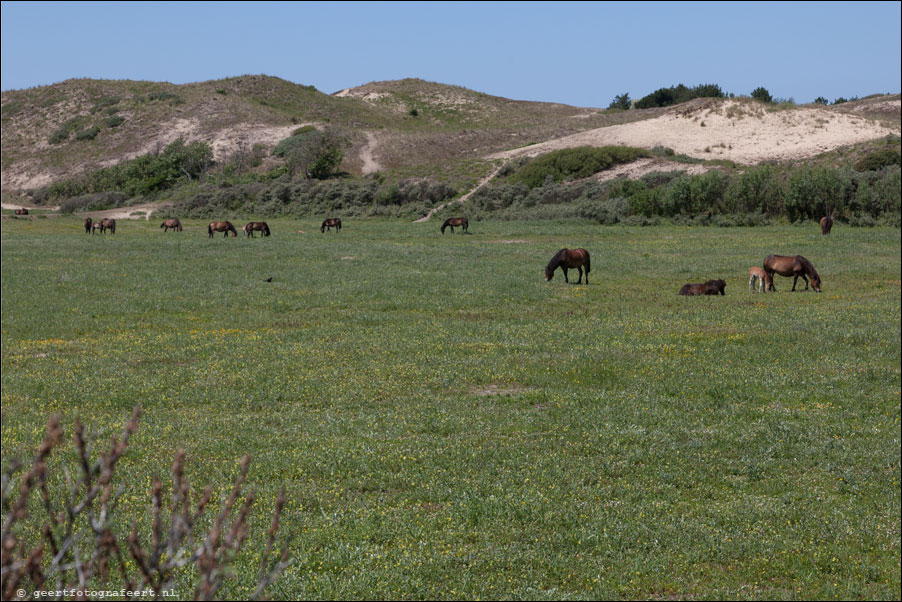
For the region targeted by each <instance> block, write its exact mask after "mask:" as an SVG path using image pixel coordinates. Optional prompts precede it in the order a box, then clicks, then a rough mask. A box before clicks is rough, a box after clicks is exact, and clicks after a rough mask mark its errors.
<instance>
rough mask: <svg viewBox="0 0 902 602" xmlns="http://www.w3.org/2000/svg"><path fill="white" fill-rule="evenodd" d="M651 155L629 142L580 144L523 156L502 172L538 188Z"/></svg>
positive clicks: (518, 181)
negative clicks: (609, 144)
mask: <svg viewBox="0 0 902 602" xmlns="http://www.w3.org/2000/svg"><path fill="white" fill-rule="evenodd" d="M650 156H651V154H650V153H649V152H648V151H645V150H643V149H641V148H631V147H628V146H603V147H600V148H599V147H593V146H580V147H576V148H566V149H562V150H557V151H552V152H550V153H545V154H544V155H540V156H538V157H536V158H534V159H528V160H524V161H523V162H522V163H520V164H519V165H516V166H513V167H512V169H510V170H508V171H505V173H504V174H503V175H504V176H505V177H506V179H507V180H508V181H509V182H511V183H513V184H524V185H525V186H527V187H528V188H537V187H539V186H544V185H546V184H549V183H551V182H563V181H564V180H571V179H579V178H588V177H589V176H592V175H594V174H596V173H598V172H600V171H604V170H605V169H609V168H611V167H613V166H614V165H618V164H621V163H631V162H632V161H635V160H636V159H638V158H640V157H650Z"/></svg>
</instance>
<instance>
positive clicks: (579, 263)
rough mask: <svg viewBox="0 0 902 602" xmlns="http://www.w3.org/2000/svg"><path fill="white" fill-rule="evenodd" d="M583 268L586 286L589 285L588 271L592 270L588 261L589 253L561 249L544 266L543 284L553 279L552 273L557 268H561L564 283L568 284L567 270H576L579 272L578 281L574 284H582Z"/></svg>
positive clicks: (579, 250)
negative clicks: (584, 269)
mask: <svg viewBox="0 0 902 602" xmlns="http://www.w3.org/2000/svg"><path fill="white" fill-rule="evenodd" d="M583 266H585V267H586V284H589V270H591V268H592V266H591V263H590V261H589V252H588V251H586V250H585V249H561V250H560V251H558V252H557V253H556V254H555V255H554V257H552V258H551V261H549V262H548V265H547V266H545V282H548V281H549V280H551V279H552V278H554V271H555V270H556V269H558V268H561V271H563V272H564V282H570V280H569V279H567V270H569V269H571V268H576V269H577V270H579V280H578V281H577V282H576V283H577V284H582V281H583Z"/></svg>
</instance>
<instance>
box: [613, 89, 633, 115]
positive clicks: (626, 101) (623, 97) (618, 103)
mask: <svg viewBox="0 0 902 602" xmlns="http://www.w3.org/2000/svg"><path fill="white" fill-rule="evenodd" d="M630 104H632V101H631V100H630V95H629V93H628V92H624V93H623V94H618V95H617V96H615V97H614V100H612V101H611V104H609V105H608V108H609V109H622V110H624V111H626V110H627V109H629V108H630Z"/></svg>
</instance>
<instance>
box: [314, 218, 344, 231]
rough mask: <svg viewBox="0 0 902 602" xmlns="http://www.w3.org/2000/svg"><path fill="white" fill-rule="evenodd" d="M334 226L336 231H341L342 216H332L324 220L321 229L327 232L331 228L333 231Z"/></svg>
mask: <svg viewBox="0 0 902 602" xmlns="http://www.w3.org/2000/svg"><path fill="white" fill-rule="evenodd" d="M332 228H335V232H336V233H338V232H341V218H338V217H330V218H329V219H327V220H325V221H323V224H322V225H321V226H320V227H319V231H320V232H325V231H326V230H329V231H330V232H331V231H332Z"/></svg>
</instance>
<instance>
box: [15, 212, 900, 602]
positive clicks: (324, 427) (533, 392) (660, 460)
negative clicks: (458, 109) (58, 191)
mask: <svg viewBox="0 0 902 602" xmlns="http://www.w3.org/2000/svg"><path fill="white" fill-rule="evenodd" d="M238 225H239V227H240V224H238ZM270 225H271V227H272V230H273V236H272V237H270V238H263V239H259V238H258V239H256V240H249V239H244V238H238V239H231V238H229V239H223V238H222V237H219V236H217V238H215V239H213V240H210V239H208V237H207V234H206V226H205V224H203V223H200V222H199V221H193V222H192V221H186V222H185V231H184V232H182V233H180V234H179V233H169V234H163V232H162V231H161V230H159V229H158V226H159V220H154V221H150V222H144V221H125V220H123V221H122V222H120V224H119V227H118V229H117V233H116V235H115V236H93V237H91V236H86V235H85V234H84V233H83V230H82V226H81V221H80V220H75V219H71V218H60V219H53V220H40V221H35V220H27V221H26V220H12V221H6V222H3V224H2V298H3V314H2V405H3V423H2V441H3V446H2V447H3V452H2V454H3V458H2V459H3V466H4V467H6V466H7V465H8V463H9V461H10V459H11V458H14V457H26V456H29V455H30V454H31V453H32V452H33V451H34V450H35V449H36V447H37V445H38V443H39V441H40V439H41V437H42V434H43V426H44V425H45V424H46V419H47V417H48V415H50V414H52V413H57V414H59V415H60V416H61V417H62V422H63V424H64V426H65V427H66V429H67V433H69V434H71V425H72V423H73V421H74V419H75V418H76V417H78V418H80V419H81V420H82V421H84V422H85V423H86V424H87V425H88V426H89V430H91V429H93V432H94V433H95V435H96V436H98V437H99V438H101V439H103V440H106V439H109V437H110V436H111V435H112V434H115V433H118V432H119V429H120V428H121V425H122V424H124V423H125V421H126V420H127V417H128V415H129V412H130V409H131V408H132V407H133V406H134V405H136V404H140V405H141V406H142V407H143V409H144V416H143V418H142V420H141V426H140V429H139V431H138V433H137V434H136V435H135V437H134V439H133V446H132V448H130V450H129V452H128V454H127V455H126V457H125V458H124V459H123V461H122V464H121V466H120V469H119V474H118V478H119V481H118V482H119V483H120V484H121V485H123V486H124V487H125V495H124V496H123V499H122V502H121V506H120V512H121V513H122V516H124V517H127V519H126V520H129V521H130V520H131V519H136V520H139V521H145V522H146V520H147V515H148V507H149V491H150V480H149V479H150V476H151V474H158V475H166V474H167V473H168V469H169V465H170V464H171V461H172V458H173V456H174V452H175V449H176V448H177V447H178V446H182V447H184V448H185V449H186V451H187V455H188V461H189V476H190V477H191V479H192V480H193V482H194V484H195V486H197V487H202V486H203V485H204V484H207V483H210V484H212V485H213V487H214V491H216V492H217V494H218V495H219V496H220V497H221V496H223V495H224V492H225V491H226V489H227V487H228V484H229V482H230V480H231V479H232V478H233V477H234V476H235V475H236V474H237V461H238V459H239V458H240V457H241V456H242V455H243V454H245V453H250V454H252V455H253V457H254V462H253V464H252V466H251V474H250V481H251V482H252V483H253V484H255V485H256V486H257V487H258V491H259V500H260V501H259V502H258V503H257V504H256V506H255V515H254V527H255V530H254V532H253V533H252V541H251V543H252V544H253V545H251V546H250V547H249V548H248V550H247V552H246V553H245V554H243V555H242V556H240V557H239V558H238V559H237V561H236V562H237V567H238V571H237V573H236V576H235V579H234V580H233V581H230V582H229V584H228V586H227V589H226V591H225V592H221V593H224V594H225V595H226V596H229V595H231V596H232V597H234V596H237V595H239V593H240V592H242V591H246V588H247V586H248V584H250V583H251V582H253V579H254V577H255V575H254V573H253V568H254V566H255V565H254V564H253V560H254V555H255V554H256V555H259V546H260V544H261V542H262V541H263V538H264V536H265V530H266V526H267V524H268V520H269V514H268V512H269V510H270V509H271V508H272V506H273V500H274V498H275V495H276V493H277V492H278V490H279V488H280V487H282V486H283V485H284V486H285V487H286V488H287V492H288V495H289V499H290V501H289V504H288V506H287V510H286V515H285V516H284V521H283V524H284V527H283V529H284V530H285V533H286V534H290V535H292V536H293V542H292V558H293V564H292V565H291V567H289V569H288V570H287V571H286V573H285V574H284V575H283V576H282V578H281V579H280V580H279V581H277V582H276V583H275V584H274V585H273V586H272V587H271V589H270V590H269V591H268V595H269V596H271V597H274V598H280V597H289V598H295V599H300V598H304V599H306V598H328V599H333V598H341V599H358V598H371V599H385V598H394V599H430V598H436V599H451V598H490V599H491V598H495V599H497V598H508V599H565V598H590V599H604V598H639V599H645V598H657V597H689V598H742V599H761V598H768V599H809V598H810V599H828V598H829V599H834V598H840V599H855V598H865V599H899V598H900V566H899V554H900V547H899V541H900V455H899V446H900V328H899V325H900V321H899V315H900V237H899V231H898V230H897V229H852V228H837V229H834V232H833V234H831V235H830V236H829V237H822V236H821V235H820V233H819V230H818V229H817V227H816V226H815V225H809V226H807V227H790V226H785V227H758V228H748V229H745V228H734V229H717V228H685V227H654V228H626V227H612V228H600V227H597V226H592V225H588V224H585V223H576V222H559V223H548V222H543V223H531V222H506V223H485V222H471V224H470V232H471V234H470V235H460V234H455V235H450V234H445V235H444V236H442V235H441V234H439V231H438V228H439V225H440V223H436V222H434V221H433V222H429V223H426V224H411V223H408V222H401V221H378V220H372V221H370V220H368V221H361V220H347V221H346V223H344V224H343V225H344V229H343V230H342V231H341V233H340V234H337V235H336V234H329V233H327V234H320V232H319V221H318V220H317V221H315V222H314V221H313V220H310V221H288V220H280V221H273V222H270ZM298 230H303V233H299V232H297V231H298ZM564 246H567V247H585V248H586V249H588V250H589V251H590V253H591V254H592V266H593V270H592V273H591V276H590V285H589V286H576V285H572V284H571V285H568V284H565V283H564V281H563V278H562V275H561V274H560V272H558V273H557V274H556V275H555V277H554V279H553V280H552V281H551V282H550V283H545V282H543V280H542V271H543V268H544V266H545V264H546V263H547V262H548V260H549V259H550V258H551V257H552V255H553V254H554V253H555V252H556V251H557V250H558V249H560V248H561V247H564ZM774 252H776V253H784V254H791V253H792V254H794V253H799V254H802V255H805V256H806V257H808V258H809V259H811V260H812V261H813V263H814V264H815V266H816V267H817V269H818V271H819V272H820V274H821V276H822V278H823V291H824V292H823V293H822V294H815V293H812V292H797V293H790V292H789V289H790V288H791V286H792V284H791V281H790V280H788V279H784V278H779V277H778V279H777V282H776V284H777V287H778V289H779V290H780V292H779V293H776V294H767V295H754V294H750V293H749V292H748V290H747V278H748V277H747V270H748V268H749V267H750V266H752V265H760V264H761V261H762V260H763V258H764V257H765V256H766V255H768V254H769V253H774ZM571 275H572V276H574V277H575V274H573V273H571ZM270 276H272V277H273V281H272V283H265V282H264V279H266V278H268V277H270ZM709 278H723V279H725V280H726V281H727V288H726V293H727V294H726V296H725V297H716V298H715V297H699V298H686V297H678V296H677V294H676V293H677V291H678V290H679V288H680V286H682V285H683V284H685V283H687V282H703V281H705V280H707V279H709ZM574 280H575V278H574ZM67 436H68V435H67ZM70 451H71V444H70ZM70 459H71V458H70ZM70 466H71V464H70ZM142 524H143V523H142ZM186 579H187V577H186ZM181 591H182V593H185V594H187V593H188V591H189V590H188V585H184V586H183V588H182V589H181Z"/></svg>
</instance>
